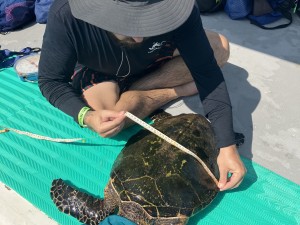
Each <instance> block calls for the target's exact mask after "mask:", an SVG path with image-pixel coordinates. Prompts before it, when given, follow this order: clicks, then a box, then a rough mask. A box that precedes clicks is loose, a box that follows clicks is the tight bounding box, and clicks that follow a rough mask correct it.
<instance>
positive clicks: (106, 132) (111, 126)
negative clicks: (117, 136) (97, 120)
mask: <svg viewBox="0 0 300 225" xmlns="http://www.w3.org/2000/svg"><path fill="white" fill-rule="evenodd" d="M124 119H125V117H124V116H122V115H121V116H119V117H114V118H112V117H111V118H110V120H108V119H107V118H106V121H102V122H101V126H99V129H98V130H97V132H98V133H99V134H100V135H101V136H102V137H110V136H112V135H113V134H114V133H116V132H117V131H120V130H121V129H122V128H123V126H124Z"/></svg>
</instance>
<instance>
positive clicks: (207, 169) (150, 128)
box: [125, 112, 219, 185]
mask: <svg viewBox="0 0 300 225" xmlns="http://www.w3.org/2000/svg"><path fill="white" fill-rule="evenodd" d="M125 116H126V117H128V118H129V119H131V120H132V121H134V122H136V123H137V124H139V125H141V126H142V127H143V128H145V129H147V130H149V131H150V132H152V133H153V134H155V135H157V136H158V137H160V138H162V139H163V140H165V141H167V142H168V143H169V144H171V145H173V146H175V147H177V148H179V149H180V150H182V151H184V152H185V153H187V154H189V155H191V156H193V157H194V158H195V159H196V160H197V161H198V162H199V163H200V164H201V165H202V166H203V168H204V169H205V171H206V172H207V173H208V175H209V176H210V177H211V178H212V179H213V181H214V182H215V183H216V185H218V183H219V182H218V180H217V179H216V177H215V175H214V174H213V173H212V172H211V171H210V169H209V168H208V167H207V166H206V164H205V163H204V162H203V161H202V159H200V158H199V157H198V156H197V155H196V154H195V153H193V152H192V151H190V150H189V149H187V148H186V147H184V146H183V145H181V144H179V143H178V142H176V141H174V140H173V139H171V138H169V137H168V136H167V135H165V134H163V133H162V132H160V131H159V130H157V129H155V128H154V127H152V126H150V125H149V124H147V123H145V122H144V121H143V120H141V119H139V118H138V117H136V116H135V115H133V114H131V113H130V112H126V113H125Z"/></svg>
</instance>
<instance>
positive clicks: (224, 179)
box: [218, 168, 228, 189]
mask: <svg viewBox="0 0 300 225" xmlns="http://www.w3.org/2000/svg"><path fill="white" fill-rule="evenodd" d="M227 173H228V172H227V170H226V169H222V168H220V179H219V183H218V187H219V189H223V188H224V186H225V185H226V183H227Z"/></svg>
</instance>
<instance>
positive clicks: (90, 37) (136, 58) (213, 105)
mask: <svg viewBox="0 0 300 225" xmlns="http://www.w3.org/2000/svg"><path fill="white" fill-rule="evenodd" d="M112 16H117V15H112ZM129 26H130V25H129ZM165 46H168V47H170V46H174V48H177V49H178V50H179V52H180V55H181V56H182V58H183V60H184V62H185V63H186V65H187V67H188V68H189V70H190V72H191V74H192V76H193V78H194V80H195V83H196V85H197V88H198V90H199V95H200V98H201V101H202V103H203V108H204V111H205V114H206V116H207V118H208V119H209V120H210V121H211V123H212V126H213V129H214V131H215V134H216V141H217V146H218V147H226V146H229V145H231V144H233V143H234V133H233V125H232V112H231V103H230V99H229V95H228V92H227V88H226V84H225V81H224V78H223V74H222V72H221V70H220V68H219V66H218V65H217V63H216V60H215V58H214V54H213V51H212V48H211V46H210V44H209V42H208V39H207V37H206V34H205V31H204V29H203V26H202V22H201V18H200V13H199V10H198V8H197V7H195V8H194V9H193V11H192V13H191V15H190V17H189V18H188V19H187V21H186V22H185V23H184V24H183V25H181V26H180V27H179V28H177V29H176V30H174V31H172V32H169V33H166V34H163V35H159V36H156V37H150V38H147V39H146V40H145V41H144V42H142V43H141V44H140V45H139V46H138V47H135V48H127V49H126V48H124V47H122V46H120V45H119V44H118V42H116V41H115V39H114V38H112V36H111V35H110V34H109V32H107V31H105V30H103V29H101V28H98V27H96V26H93V25H91V24H88V23H86V22H84V21H82V20H79V19H76V18H74V17H73V15H72V13H71V10H70V6H69V3H68V0H56V1H55V2H54V3H53V5H52V7H51V10H50V12H49V15H48V22H47V26H46V31H45V34H44V39H43V45H42V53H41V59H40V63H39V87H40V90H41V92H42V94H43V95H44V96H45V97H46V99H47V100H48V101H49V102H50V103H51V104H53V105H54V106H55V107H57V108H59V109H61V110H62V111H63V112H65V113H66V114H68V115H70V116H72V117H73V118H74V120H75V121H77V116H78V113H79V111H80V109H81V108H82V107H84V106H86V103H85V102H84V101H83V99H82V98H81V97H80V95H81V93H79V92H78V91H76V90H75V89H74V88H73V87H72V86H71V85H70V83H69V82H70V81H71V76H72V75H73V73H74V68H75V65H76V63H79V64H82V65H85V66H87V67H88V68H91V69H93V70H96V71H99V72H101V74H105V75H108V76H116V74H117V75H121V76H122V75H128V74H138V73H142V72H143V71H145V69H147V68H148V67H150V66H151V65H153V64H155V62H156V61H158V60H159V56H160V51H166V49H167V48H165ZM124 51H125V54H126V57H127V58H128V64H120V62H121V60H122V57H124V55H122V54H123V53H124ZM123 60H124V58H123ZM77 122H78V121H77Z"/></svg>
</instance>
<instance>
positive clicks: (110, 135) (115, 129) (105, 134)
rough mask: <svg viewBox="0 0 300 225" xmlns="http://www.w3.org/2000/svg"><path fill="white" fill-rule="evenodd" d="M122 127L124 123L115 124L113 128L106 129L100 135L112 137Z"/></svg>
mask: <svg viewBox="0 0 300 225" xmlns="http://www.w3.org/2000/svg"><path fill="white" fill-rule="evenodd" d="M123 127H124V123H121V124H120V125H119V126H117V127H115V128H112V129H110V130H108V131H107V132H105V133H101V136H102V137H113V136H115V135H116V134H117V133H119V132H120V131H121V130H122V128H123Z"/></svg>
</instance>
